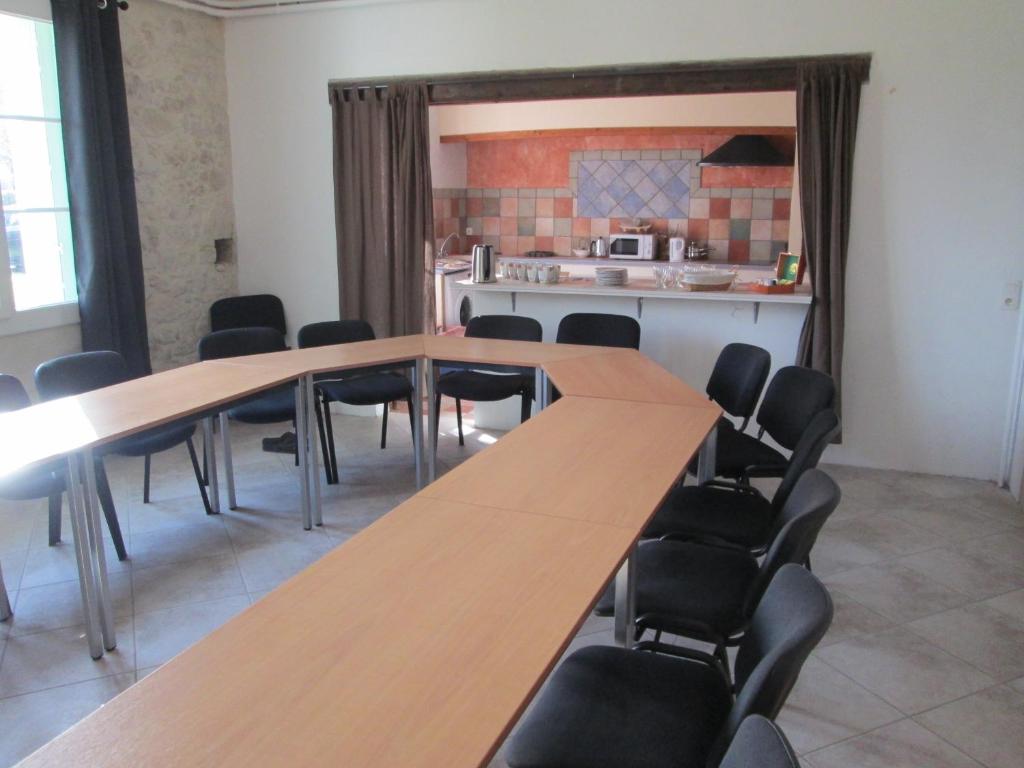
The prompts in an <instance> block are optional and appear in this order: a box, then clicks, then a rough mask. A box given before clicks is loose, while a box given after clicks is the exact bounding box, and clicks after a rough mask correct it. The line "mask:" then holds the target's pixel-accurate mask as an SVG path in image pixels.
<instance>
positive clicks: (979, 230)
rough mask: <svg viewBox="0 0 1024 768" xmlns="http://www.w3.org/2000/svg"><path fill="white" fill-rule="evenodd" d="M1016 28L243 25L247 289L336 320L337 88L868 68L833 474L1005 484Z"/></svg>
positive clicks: (542, 12) (1004, 14) (441, 18)
mask: <svg viewBox="0 0 1024 768" xmlns="http://www.w3.org/2000/svg"><path fill="white" fill-rule="evenodd" d="M602 7H603V10H604V12H602ZM1022 28H1024V3H1020V2H1015V1H1012V0H1011V1H1010V2H1006V1H1002V2H999V1H996V0H992V1H990V2H983V1H981V0H971V1H968V0H904V2H900V3H891V2H887V1H886V0H862V2H858V3H846V2H836V1H833V2H822V1H821V0H789V1H788V2H775V3H761V2H756V1H755V0H732V2H727V1H725V0H723V2H718V3H706V2H695V1H694V0H634V1H633V2H630V3H628V4H627V3H619V2H603V3H598V2H585V1H583V0H566V1H565V2H558V3H553V2H546V1H544V0H522V1H521V2H507V1H506V2H502V1H501V0H490V1H487V0H480V1H479V2H459V1H458V0H438V1H437V2H418V3H397V4H383V5H374V6H363V7H358V8H352V9H348V10H338V11H318V12H310V13H298V14H288V15H279V16H274V17H259V18H246V19H237V20H232V21H230V22H228V24H227V29H226V36H227V68H228V90H229V115H230V120H231V146H232V158H233V167H234V177H235V183H234V189H235V210H236V226H237V233H238V245H239V254H240V288H241V290H242V291H252V290H272V291H274V292H276V293H278V294H280V295H281V296H282V298H283V299H284V301H285V303H286V305H287V308H288V312H289V323H290V325H291V326H292V327H293V328H296V327H298V325H300V324H301V323H305V322H310V321H313V320H319V319H325V318H329V317H335V316H337V285H336V280H335V275H336V270H335V266H334V243H335V240H334V214H333V203H332V199H333V197H332V196H333V192H332V181H331V132H330V128H331V118H330V108H329V105H328V101H327V81H328V80H329V79H331V78H350V77H360V76H380V75H388V74H410V73H434V72H460V71H472V70H490V69H525V68H536V67H565V66H588V65H600V64H618V63H630V61H634V62H643V61H676V60H710V59H732V58H743V57H759V56H788V55H803V54H822V53H845V52H870V53H872V54H873V55H874V60H873V63H872V68H871V81H870V83H868V84H867V85H866V87H865V89H864V93H863V99H862V102H861V118H860V127H859V137H858V145H857V157H856V166H855V181H854V190H855V191H854V200H853V229H852V232H851V238H850V266H849V277H848V285H847V300H848V318H847V345H846V374H845V379H844V391H845V413H844V416H845V422H846V423H845V430H844V434H845V440H846V442H845V444H844V445H843V446H842V447H840V448H839V449H831V450H832V451H833V453H832V454H831V455H830V459H832V460H836V461H846V462H850V463H855V464H865V465H872V466H886V467H893V468H900V469H911V470H919V471H925V472H936V473H953V474H960V475H966V476H973V477H984V478H994V477H995V476H996V474H997V472H998V469H999V451H1000V445H1001V442H1002V436H1003V429H1004V421H1005V417H1006V412H1007V407H1006V405H1007V397H1008V387H1009V378H1010V357H1011V351H1012V344H1013V335H1014V330H1015V327H1016V316H1015V314H1014V313H1012V312H1008V311H1005V310H1002V309H1000V301H999V300H1000V294H1001V290H1002V286H1003V283H1004V282H1005V281H1006V280H1009V279H1020V278H1021V276H1022V273H1024V228H1022V227H1021V226H1020V223H1019V217H1020V211H1021V210H1024V184H1022V183H1021V180H1022V179H1024V132H1022V131H1021V125H1022V124H1024V90H1022V89H1021V88H1020V87H1019V84H1018V83H1017V75H1018V73H1019V72H1021V71H1022V70H1024V47H1022V46H1020V45H1019V41H1018V39H1017V38H1018V36H1019V30H1020V29H1022ZM612 32H613V33H614V34H612ZM613 38H614V39H615V40H626V41H636V42H637V45H636V47H635V48H634V49H633V51H635V52H634V53H632V55H630V54H629V53H622V52H620V51H618V50H613V49H612V48H610V47H609V46H608V45H606V44H605V43H606V41H610V40H611V39H613Z"/></svg>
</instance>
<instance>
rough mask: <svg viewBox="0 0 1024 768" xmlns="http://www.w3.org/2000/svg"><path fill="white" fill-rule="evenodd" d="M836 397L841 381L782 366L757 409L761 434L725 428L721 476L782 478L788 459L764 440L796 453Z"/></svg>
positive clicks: (719, 451) (719, 454) (719, 453)
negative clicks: (803, 437) (813, 421)
mask: <svg viewBox="0 0 1024 768" xmlns="http://www.w3.org/2000/svg"><path fill="white" fill-rule="evenodd" d="M835 394H836V385H835V382H834V381H833V380H832V377H831V376H829V375H828V374H826V373H821V372H820V371H815V370H812V369H811V368H803V367H801V366H798V365H790V366H787V367H785V368H780V369H779V371H778V372H777V373H776V374H775V376H774V377H772V380H771V382H770V383H769V384H768V390H767V391H766V392H765V394H764V400H763V401H762V402H761V407H760V408H758V410H757V419H756V421H757V424H758V427H759V429H758V432H757V436H756V437H755V436H753V435H749V434H747V433H746V432H741V431H739V430H729V429H724V430H719V432H718V445H717V447H716V451H715V475H716V476H722V477H729V478H733V479H737V480H741V481H743V482H747V481H748V480H749V478H752V477H781V476H782V474H783V473H784V472H785V471H786V464H787V462H786V457H785V456H783V455H782V454H781V453H780V452H779V451H777V450H776V449H774V448H772V447H771V446H769V445H767V444H766V443H764V442H763V440H762V438H763V437H764V436H765V435H766V434H767V435H769V436H770V437H771V438H772V439H773V440H775V442H777V443H778V444H779V445H781V446H782V447H783V448H785V449H787V450H790V451H792V450H793V449H794V448H795V447H796V444H797V441H798V440H799V439H800V435H802V434H803V432H804V430H805V429H806V428H807V425H808V424H810V423H811V419H813V418H814V417H815V416H816V415H817V414H818V413H820V412H821V411H823V410H825V409H826V408H831V407H832V404H833V402H834V400H835Z"/></svg>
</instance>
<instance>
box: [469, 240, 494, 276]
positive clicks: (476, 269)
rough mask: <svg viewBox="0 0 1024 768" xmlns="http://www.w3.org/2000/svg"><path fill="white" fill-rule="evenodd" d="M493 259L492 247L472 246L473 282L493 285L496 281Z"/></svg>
mask: <svg viewBox="0 0 1024 768" xmlns="http://www.w3.org/2000/svg"><path fill="white" fill-rule="evenodd" d="M496 266H497V263H496V260H495V258H494V246H491V245H474V246H473V282H474V283H493V282H495V280H496V279H497V275H496V274H495V267H496Z"/></svg>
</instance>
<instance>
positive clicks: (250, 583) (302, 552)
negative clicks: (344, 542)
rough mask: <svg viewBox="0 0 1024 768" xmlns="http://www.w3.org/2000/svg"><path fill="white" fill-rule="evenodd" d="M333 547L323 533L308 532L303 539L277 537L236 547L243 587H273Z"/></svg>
mask: <svg viewBox="0 0 1024 768" xmlns="http://www.w3.org/2000/svg"><path fill="white" fill-rule="evenodd" d="M333 547H334V542H333V541H332V540H331V539H330V538H328V537H327V536H324V535H320V536H317V535H312V536H309V537H308V538H307V540H306V541H294V540H287V541H279V542H272V543H264V544H252V545H249V546H246V547H244V548H243V547H238V548H237V554H238V566H239V568H240V569H241V572H242V578H243V579H244V581H245V588H246V590H247V591H252V592H255V591H260V590H265V589H273V588H274V587H276V586H278V585H279V584H281V582H283V581H285V580H286V579H290V578H291V577H292V576H294V575H295V574H296V573H298V572H299V571H301V570H302V569H303V568H305V567H306V566H308V565H311V564H313V563H315V562H316V561H317V560H319V559H320V558H321V557H323V556H324V555H325V554H327V552H329V551H330V550H331V549H332V548H333Z"/></svg>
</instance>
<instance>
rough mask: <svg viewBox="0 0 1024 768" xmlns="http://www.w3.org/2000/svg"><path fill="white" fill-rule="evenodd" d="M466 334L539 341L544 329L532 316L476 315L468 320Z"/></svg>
mask: <svg viewBox="0 0 1024 768" xmlns="http://www.w3.org/2000/svg"><path fill="white" fill-rule="evenodd" d="M466 336H469V337H473V338H478V339H505V340H506V341H540V340H541V339H542V338H543V336H544V329H543V328H541V325H540V323H538V322H537V321H536V320H534V319H533V318H532V317H520V316H519V315H477V316H476V317H472V318H470V320H469V324H468V325H467V326H466Z"/></svg>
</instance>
